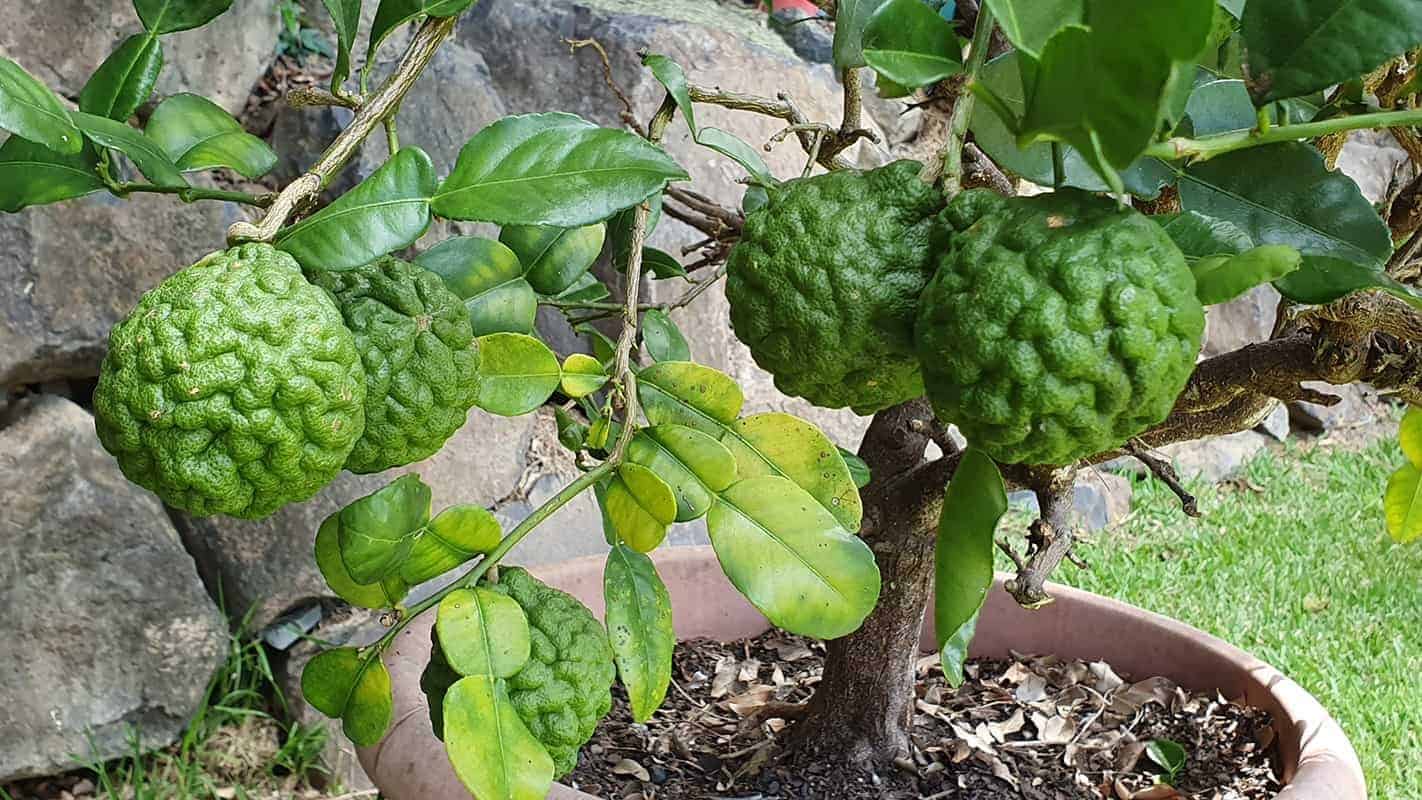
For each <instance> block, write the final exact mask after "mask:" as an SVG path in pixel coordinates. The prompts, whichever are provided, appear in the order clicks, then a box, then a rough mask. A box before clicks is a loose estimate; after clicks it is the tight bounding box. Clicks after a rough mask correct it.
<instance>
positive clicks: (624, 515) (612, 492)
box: [605, 462, 676, 553]
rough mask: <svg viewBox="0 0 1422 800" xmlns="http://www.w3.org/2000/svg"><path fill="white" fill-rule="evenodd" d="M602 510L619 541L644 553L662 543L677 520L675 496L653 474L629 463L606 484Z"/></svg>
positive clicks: (639, 465) (642, 467) (619, 468)
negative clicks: (620, 539)
mask: <svg viewBox="0 0 1422 800" xmlns="http://www.w3.org/2000/svg"><path fill="white" fill-rule="evenodd" d="M605 508H606V510H607V518H608V521H609V522H611V524H612V528H613V530H615V531H617V534H618V535H619V536H620V537H621V538H622V541H624V542H626V543H627V545H628V546H629V547H631V548H632V549H633V550H636V551H637V552H639V553H646V552H650V551H651V550H653V549H654V548H656V546H657V545H659V544H661V543H662V539H664V538H666V535H667V526H668V525H670V524H671V523H672V522H673V521H674V520H675V519H676V495H674V494H672V490H671V487H670V486H667V484H666V482H665V481H663V480H662V479H661V478H659V477H657V474H656V473H655V472H652V471H651V470H650V469H647V468H646V467H644V466H642V465H641V464H633V463H630V462H629V463H625V464H623V465H622V466H620V467H618V468H617V476H616V477H614V478H613V479H612V482H611V483H609V484H608V486H607V493H606V500H605Z"/></svg>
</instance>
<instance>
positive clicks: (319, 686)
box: [301, 647, 394, 747]
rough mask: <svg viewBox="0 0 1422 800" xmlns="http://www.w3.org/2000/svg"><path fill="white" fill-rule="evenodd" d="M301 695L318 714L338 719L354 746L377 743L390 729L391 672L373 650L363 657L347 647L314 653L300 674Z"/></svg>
mask: <svg viewBox="0 0 1422 800" xmlns="http://www.w3.org/2000/svg"><path fill="white" fill-rule="evenodd" d="M301 693H302V694H303V695H305V696H306V702H308V703H310V704H311V705H312V707H314V708H315V709H316V710H317V711H320V712H321V713H322V714H325V715H326V716H328V717H331V718H333V719H339V720H340V721H341V729H342V730H343V731H345V734H346V737H347V738H349V739H350V740H351V742H353V743H354V744H355V745H356V746H357V747H371V746H374V745H375V744H377V743H379V741H380V740H381V738H382V737H384V736H385V729H386V728H388V727H389V726H390V716H391V713H392V710H393V708H394V700H393V699H392V696H391V693H390V673H388V672H386V671H385V665H384V664H382V663H381V662H380V657H379V654H378V653H377V652H375V651H373V650H372V651H371V652H370V653H369V654H367V655H366V656H364V657H362V656H361V655H360V654H359V653H357V652H356V651H355V650H354V649H353V648H350V647H340V648H337V649H335V650H327V651H325V652H322V653H317V654H316V657H315V658H313V659H311V660H310V661H308V662H306V667H305V669H303V670H302V671H301Z"/></svg>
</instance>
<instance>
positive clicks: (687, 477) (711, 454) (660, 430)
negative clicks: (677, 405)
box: [627, 425, 737, 522]
mask: <svg viewBox="0 0 1422 800" xmlns="http://www.w3.org/2000/svg"><path fill="white" fill-rule="evenodd" d="M627 458H628V460H629V461H631V462H633V463H634V464H640V465H641V466H644V467H646V468H648V469H650V470H651V471H652V472H654V473H656V475H657V477H659V478H661V479H662V480H663V481H664V482H665V483H666V484H667V486H669V487H671V490H672V494H673V496H674V497H675V499H676V521H677V522H690V521H691V520H694V519H699V518H701V517H702V516H704V515H705V514H706V512H707V511H709V510H711V504H712V503H714V502H715V500H716V493H718V492H720V491H723V490H724V489H725V488H726V487H728V486H730V485H731V484H732V483H733V482H735V480H736V478H737V467H736V459H735V457H734V456H732V455H731V451H730V450H728V449H726V446H725V445H724V444H721V442H719V441H717V440H716V439H715V438H713V437H712V436H710V435H709V434H706V433H702V432H701V431H698V430H696V429H695V428H688V427H686V426H685V425H654V426H652V427H650V428H646V429H644V430H641V431H638V432H637V435H636V436H634V437H632V441H631V442H630V443H629V444H628V447H627Z"/></svg>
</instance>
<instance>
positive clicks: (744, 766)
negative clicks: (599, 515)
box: [563, 631, 1281, 800]
mask: <svg viewBox="0 0 1422 800" xmlns="http://www.w3.org/2000/svg"><path fill="white" fill-rule="evenodd" d="M823 659H824V648H823V645H822V644H820V643H819V642H816V641H813V640H808V639H802V638H799V637H794V636H790V635H787V634H785V633H782V632H778V631H770V632H768V633H766V634H763V635H761V636H760V637H757V638H755V639H751V640H747V641H741V642H730V643H721V642H714V641H709V640H694V641H690V642H684V643H682V644H679V645H678V647H677V651H676V656H675V669H674V674H673V681H672V683H673V685H672V687H671V689H670V690H669V692H668V695H667V699H666V702H665V703H664V704H663V706H662V708H661V710H659V711H658V712H657V713H656V715H655V716H654V717H653V718H652V720H650V721H649V722H648V723H647V724H636V723H633V722H632V716H631V711H630V709H629V707H628V705H627V702H626V696H625V695H624V694H623V693H622V692H621V689H620V687H618V688H614V690H613V691H614V695H613V697H614V704H613V710H612V713H611V714H610V715H609V716H608V717H607V718H606V719H604V720H603V722H602V723H601V724H600V725H599V726H598V729H597V731H596V732H595V733H594V735H593V738H592V740H591V741H590V742H589V744H588V746H587V747H585V748H584V749H583V753H582V756H581V759H580V761H579V763H578V767H577V769H575V770H574V771H573V772H572V773H571V774H570V775H568V776H567V777H565V778H563V782H565V783H569V784H572V785H574V786H577V787H578V788H580V789H582V790H583V791H586V792H589V793H591V794H594V795H597V796H598V797H604V798H609V799H610V800H723V799H724V800H808V799H809V798H817V799H818V798H833V799H834V800H910V799H911V798H912V799H915V800H930V799H931V800H988V799H989V798H1020V799H1021V800H1076V799H1077V798H1096V799H1097V800H1181V799H1182V798H1188V799H1189V800H1266V798H1272V797H1274V795H1275V794H1276V793H1277V792H1278V791H1279V789H1280V788H1281V786H1280V783H1279V781H1278V780H1277V779H1276V777H1275V771H1274V769H1273V766H1272V764H1271V755H1272V750H1273V748H1272V744H1273V741H1274V732H1273V729H1272V728H1271V727H1270V720H1269V716H1268V714H1267V713H1265V712H1264V711H1261V710H1259V709H1256V708H1249V707H1246V706H1243V705H1241V704H1239V703H1236V702H1230V701H1229V700H1226V699H1225V698H1222V697H1219V696H1218V695H1213V694H1202V693H1191V692H1187V691H1185V690H1183V689H1181V688H1180V687H1179V686H1177V685H1176V684H1175V683H1174V682H1172V681H1170V680H1168V679H1165V678H1161V677H1144V678H1142V679H1139V680H1133V679H1132V678H1131V677H1130V676H1125V675H1119V674H1117V673H1116V672H1115V671H1114V670H1113V669H1112V668H1111V667H1110V665H1108V664H1105V663H1102V662H1095V663H1085V662H1081V661H1064V660H1062V659H1059V658H1056V657H1054V656H1040V657H1030V656H1016V657H1014V658H1013V659H1011V660H1007V661H989V660H981V659H979V660H974V661H971V662H969V664H968V666H967V669H966V678H967V680H966V681H965V683H964V684H963V685H962V686H961V687H959V688H958V689H956V690H955V689H953V688H951V687H950V686H949V685H948V684H947V683H946V682H945V680H944V677H943V672H942V669H941V668H940V666H939V663H938V657H937V656H936V655H932V656H927V657H924V658H923V659H920V661H919V663H918V676H919V684H918V700H917V703H916V713H915V715H914V726H913V730H912V733H911V738H912V740H913V743H914V745H915V749H914V752H913V753H912V757H911V758H908V757H906V758H903V759H901V760H900V761H899V762H898V763H896V764H895V765H893V766H890V767H887V768H885V769H882V770H880V771H877V772H869V771H864V770H861V769H858V768H855V767H854V766H852V765H848V764H843V763H829V762H827V761H824V760H810V761H809V763H805V762H806V759H799V760H797V761H794V762H792V760H791V759H788V758H781V756H782V755H783V754H784V750H783V749H782V744H781V743H782V741H783V740H784V738H785V734H786V733H787V729H788V728H789V726H790V725H791V724H793V723H791V722H790V721H788V719H787V718H794V717H795V716H797V715H796V713H795V712H796V710H797V709H798V708H799V706H798V704H799V703H803V702H804V701H806V700H808V699H809V697H810V696H811V694H813V691H814V686H815V684H816V683H818V682H819V680H820V674H821V671H822V665H823ZM1159 740H1168V742H1174V743H1176V744H1178V745H1180V747H1181V748H1183V750H1184V752H1185V754H1186V759H1185V763H1184V766H1183V768H1181V769H1179V771H1178V772H1177V774H1176V775H1175V776H1174V778H1173V780H1172V779H1171V778H1170V777H1169V776H1168V775H1167V770H1166V768H1165V767H1163V766H1161V765H1159V764H1157V763H1156V761H1155V760H1153V754H1154V755H1155V757H1156V758H1159V759H1162V760H1165V761H1167V762H1169V761H1170V759H1169V758H1168V755H1169V754H1168V753H1163V752H1161V751H1163V750H1166V749H1168V748H1169V745H1168V744H1165V745H1155V746H1152V743H1153V742H1157V741H1159Z"/></svg>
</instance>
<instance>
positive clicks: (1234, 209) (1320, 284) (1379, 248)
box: [1179, 143, 1403, 303]
mask: <svg viewBox="0 0 1422 800" xmlns="http://www.w3.org/2000/svg"><path fill="white" fill-rule="evenodd" d="M1179 185H1180V202H1181V205H1182V206H1183V207H1184V208H1185V209H1186V210H1188V211H1198V212H1200V213H1201V214H1205V215H1207V216H1210V217H1215V218H1218V219H1223V220H1227V221H1229V222H1232V223H1234V224H1235V225H1236V226H1238V227H1239V229H1240V230H1242V231H1244V233H1245V234H1246V235H1248V236H1249V237H1250V238H1251V239H1252V240H1253V241H1254V242H1255V243H1256V244H1281V245H1288V246H1290V247H1293V248H1295V249H1297V250H1298V251H1299V252H1300V253H1302V254H1303V261H1302V263H1301V265H1300V267H1299V269H1297V270H1295V271H1294V272H1292V273H1290V274H1288V275H1286V276H1285V277H1284V278H1283V279H1281V280H1279V281H1278V282H1277V284H1276V285H1277V288H1278V289H1279V291H1280V292H1282V293H1283V294H1284V295H1286V296H1288V297H1290V298H1291V299H1294V300H1297V301H1299V302H1305V303H1322V302H1328V301H1329V300H1333V299H1336V298H1338V297H1341V296H1343V295H1345V294H1347V293H1349V292H1351V291H1354V290H1356V289H1360V288H1364V287H1367V286H1382V287H1384V288H1388V289H1390V290H1395V291H1399V292H1401V291H1403V290H1401V289H1400V288H1399V285H1397V284H1396V282H1395V281H1390V280H1389V279H1388V278H1387V276H1386V275H1385V274H1384V273H1383V271H1382V264H1383V262H1385V261H1386V260H1387V258H1388V256H1389V255H1391V253H1392V238H1391V234H1390V233H1389V232H1388V228H1387V225H1386V224H1385V223H1384V222H1383V221H1382V219H1381V218H1379V217H1378V215H1377V212H1375V211H1374V210H1373V207H1372V204H1371V203H1369V202H1368V200H1367V198H1365V197H1363V195H1362V192H1361V191H1359V189H1358V185H1357V184H1356V183H1354V182H1353V181H1352V180H1351V179H1350V178H1348V177H1347V176H1346V175H1343V174H1342V173H1339V172H1333V171H1330V170H1329V169H1328V168H1327V166H1326V165H1325V164H1324V162H1323V157H1322V156H1320V155H1319V153H1318V151H1317V150H1315V149H1313V148H1312V147H1310V146H1308V145H1305V144H1298V143H1286V144H1276V145H1268V146H1265V147H1258V148H1253V149H1251V150H1244V151H1239V152H1237V153H1230V154H1227V155H1224V156H1220V157H1219V158H1214V159H1211V160H1209V161H1206V162H1204V163H1201V164H1196V165H1193V166H1191V167H1189V168H1188V169H1185V170H1183V171H1182V172H1181V174H1180V184H1179Z"/></svg>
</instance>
